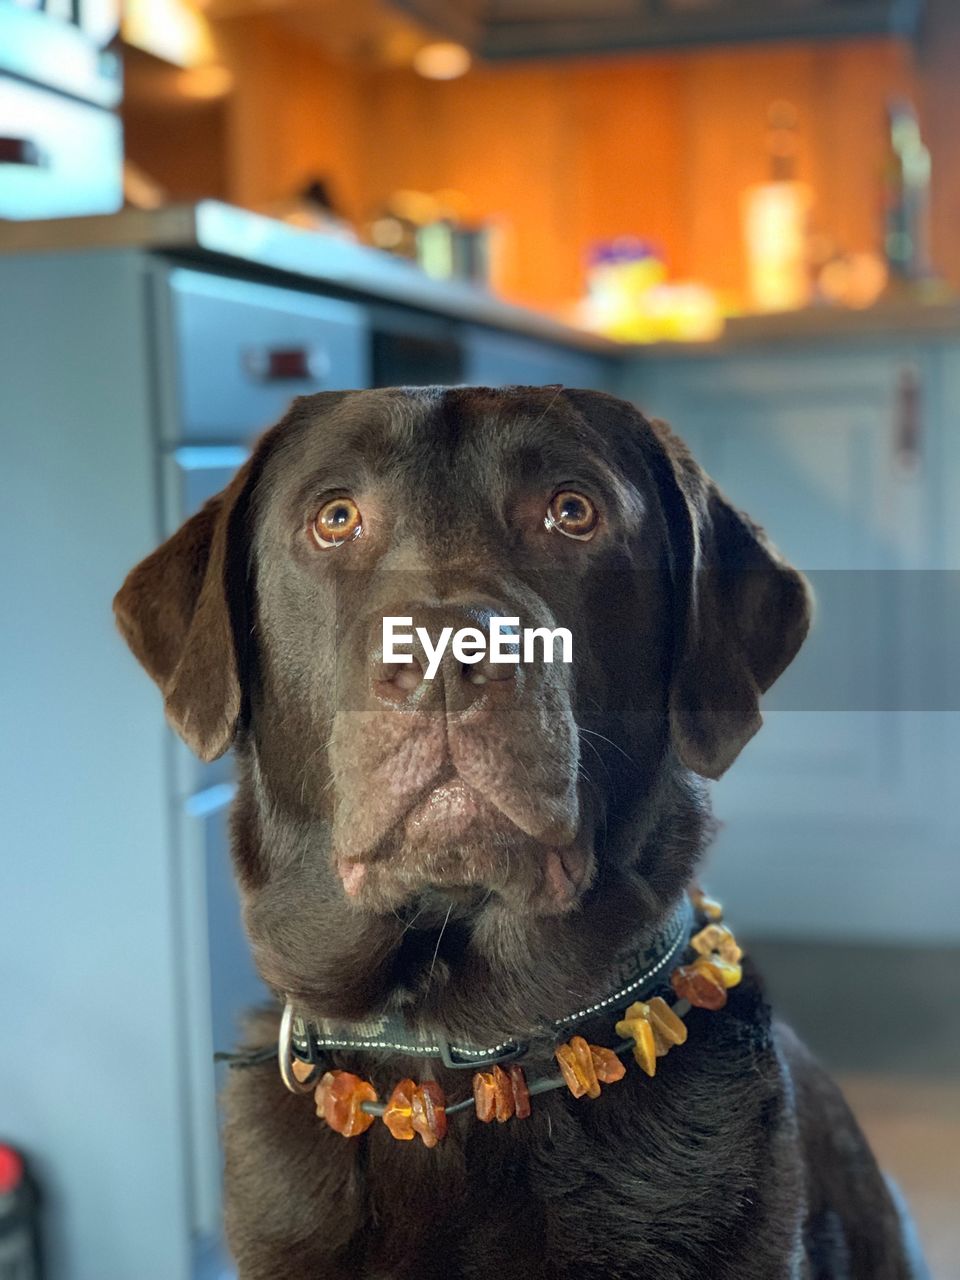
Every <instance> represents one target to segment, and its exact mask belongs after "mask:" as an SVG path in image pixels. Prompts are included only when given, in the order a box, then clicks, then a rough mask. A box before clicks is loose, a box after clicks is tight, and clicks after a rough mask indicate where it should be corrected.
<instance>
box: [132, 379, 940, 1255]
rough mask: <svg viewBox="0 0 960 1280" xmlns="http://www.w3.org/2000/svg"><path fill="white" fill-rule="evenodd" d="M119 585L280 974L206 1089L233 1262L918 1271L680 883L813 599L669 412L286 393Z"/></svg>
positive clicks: (722, 933)
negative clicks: (220, 1119)
mask: <svg viewBox="0 0 960 1280" xmlns="http://www.w3.org/2000/svg"><path fill="white" fill-rule="evenodd" d="M116 614H117V618H118V620H119V625H120V628H121V630H122V632H123V635H124V636H125V638H126V640H127V642H128V643H129V645H130V647H131V648H132V650H133V652H134V653H135V654H136V656H137V658H138V659H139V660H140V662H141V663H142V664H143V666H144V667H145V668H146V670H147V671H148V673H149V674H150V675H151V676H152V678H153V679H154V680H155V681H156V682H157V683H158V685H159V686H160V688H161V690H162V692H163V696H164V701H165V707H166V714H167V717H168V719H169V721H170V723H171V724H172V726H173V727H174V728H175V729H176V731H177V732H178V733H179V734H180V735H181V737H182V738H184V740H185V741H186V742H187V743H188V744H189V745H190V747H192V748H193V750H194V751H195V752H196V753H197V754H198V755H199V756H200V757H201V758H202V759H203V760H212V759H214V758H215V757H217V756H219V755H221V754H222V753H223V752H225V751H226V750H227V749H228V748H230V747H231V746H232V747H233V748H234V752H235V757H236V763H237V769H238V773H239V790H238V795H237V800H236V804H235V808H234V813H233V828H232V835H233V858H234V864H235V870H236V877H237V881H238V884H239V888H240V894H241V897H242V901H243V909H244V918H245V923H246V928H247V931H248V933H249V937H250V942H251V945H252V948H253V952H254V955H255V958H256V962H257V966H258V968H259V971H260V973H261V974H262V976H263V978H264V980H265V981H266V983H267V984H268V985H269V987H270V988H271V989H272V990H273V991H274V992H276V994H277V997H278V1006H277V1010H276V1012H273V1011H269V1012H264V1013H262V1014H260V1015H257V1016H256V1017H254V1018H253V1019H252V1021H251V1024H250V1028H249V1054H248V1056H247V1057H246V1058H241V1059H240V1061H241V1062H245V1063H246V1064H247V1065H246V1069H242V1070H241V1069H238V1070H237V1071H235V1072H232V1073H231V1079H230V1082H229V1085H228V1087H227V1089H226V1094H225V1099H224V1104H225V1110H226V1124H225V1145H226V1175H225V1177H226V1224H227V1235H228V1239H229V1244H230V1247H231V1250H232V1252H233V1254H234V1256H235V1258H236V1261H237V1266H238V1268H239V1274H240V1276H241V1277H243V1280H267V1278H268V1277H277V1278H278V1280H279V1278H280V1277H283V1278H284V1280H289V1277H304V1278H308V1277H316V1278H318V1280H334V1278H340V1277H344V1278H346V1277H367V1278H369V1280H372V1278H373V1277H383V1278H387V1277H389V1278H390V1280H400V1278H402V1277H404V1278H405V1277H409V1278H411V1280H413V1278H414V1277H415V1278H416V1280H431V1278H436V1280H440V1278H441V1277H442V1278H443V1280H461V1278H462V1280H488V1278H494V1277H495V1278H496V1280H508V1278H509V1277H522V1278H523V1280H531V1277H550V1278H554V1280H560V1278H561V1277H570V1278H571V1280H572V1278H573V1277H576V1278H577V1280H588V1278H591V1280H592V1278H596V1280H601V1277H602V1278H604V1280H613V1278H616V1277H623V1278H624V1280H626V1278H627V1277H631V1278H633V1277H638V1276H643V1277H646V1278H647V1280H685V1278H687V1277H689V1278H690V1280H727V1278H729V1280H749V1278H751V1277H756V1278H757V1280H760V1278H762V1280H771V1278H772V1277H795V1278H798V1280H799V1278H801V1277H803V1278H806V1280H814V1278H815V1277H816V1278H820V1277H837V1278H839V1277H870V1278H871V1280H887V1278H889V1280H894V1278H898V1280H899V1278H905V1277H908V1276H919V1275H921V1274H922V1263H921V1262H920V1261H919V1260H918V1259H913V1260H911V1256H910V1255H911V1249H910V1247H909V1245H908V1244H907V1242H906V1241H907V1237H908V1233H907V1230H906V1227H905V1223H904V1220H903V1219H902V1217H901V1214H900V1213H899V1211H898V1208H897V1204H896V1200H895V1193H892V1192H891V1190H890V1189H888V1186H887V1184H886V1183H885V1181H884V1179H883V1177H882V1176H881V1174H880V1172H879V1171H878V1169H877V1166H876V1163H875V1161H874V1159H873V1157H872V1155H871V1153H870V1151H869V1149H868V1147H867V1144H866V1142H865V1140H864V1138H863V1137H862V1135H861V1133H860V1131H859V1130H858V1128H857V1125H856V1123H855V1121H854V1120H853V1118H852V1117H851V1115H850V1112H849V1111H848V1110H847V1107H846V1106H845V1104H844V1102H843V1100H842V1098H841V1096H840V1094H839V1092H838V1091H837V1089H836V1088H835V1087H834V1086H833V1085H832V1084H831V1082H830V1081H829V1080H828V1079H827V1078H826V1077H825V1075H824V1074H823V1072H822V1071H821V1069H820V1068H819V1067H818V1066H817V1065H816V1063H815V1062H814V1061H812V1060H811V1058H810V1056H809V1055H808V1054H807V1053H806V1052H805V1050H804V1049H803V1047H802V1046H801V1045H800V1044H798V1042H797V1041H796V1039H795V1038H794V1037H793V1036H792V1035H791V1034H790V1032H789V1031H788V1030H786V1029H785V1028H784V1027H782V1026H781V1025H779V1024H777V1023H776V1022H774V1021H772V1019H771V1015H770V1012H769V1009H768V1007H767V1004H766V1003H765V1000H764V997H763V994H762V991H761V988H760V986H759V983H758V979H757V977H756V974H755V973H754V972H753V970H752V968H751V966H750V963H749V957H746V958H744V959H741V958H740V952H739V948H738V947H737V945H736V942H735V939H734V938H733V935H732V932H731V931H730V930H729V929H728V928H726V926H724V925H721V924H719V923H718V922H717V919H716V917H717V911H716V908H715V906H714V904H712V903H711V902H710V901H709V900H708V899H704V898H703V897H702V896H701V895H699V894H698V893H697V891H696V890H693V900H694V903H695V905H694V906H691V905H690V899H689V897H688V894H689V892H690V891H691V883H692V877H693V876H694V873H695V871H696V867H697V864H698V861H699V859H700V857H701V853H702V850H703V848H704V845H705V843H706V842H707V840H708V839H709V834H710V818H709V807H708V801H707V796H706V792H705V786H704V783H703V779H711V778H718V777H719V776H720V775H721V774H722V773H723V772H724V771H725V770H726V769H727V768H728V767H729V766H730V765H731V764H732V763H733V761H734V760H735V759H736V757H737V754H738V753H739V751H740V750H741V748H742V747H743V745H744V744H745V743H746V742H747V741H748V740H749V739H750V738H751V737H752V735H753V734H754V733H756V731H757V729H758V728H759V726H760V713H759V710H758V699H759V698H760V695H761V694H762V693H763V692H764V691H765V690H766V689H767V688H768V687H769V686H770V685H771V684H772V683H773V681H774V680H776V679H777V677H778V676H779V675H780V673H781V672H782V671H783V670H784V668H785V667H786V666H787V665H788V664H789V663H790V662H791V660H792V659H793V657H794V656H795V654H796V653H797V650H798V649H799V647H800V645H801V644H802V642H803V639H804V636H805V634H806V632H807V628H808V623H809V616H810V601H809V595H808V591H807V587H806V584H805V582H804V579H803V578H802V576H801V575H800V574H799V573H798V572H796V571H795V570H794V569H792V568H791V567H790V566H789V565H787V564H786V563H785V562H784V561H783V560H782V559H781V558H780V556H779V555H778V554H777V552H776V551H775V550H774V548H773V547H772V546H771V544H770V543H769V542H768V541H767V539H766V538H765V536H764V534H763V532H762V531H761V530H760V529H759V528H758V527H757V526H756V525H755V524H754V523H753V522H752V521H751V520H749V519H748V518H747V517H746V516H745V515H743V514H742V513H741V512H739V511H738V510H736V509H735V508H734V507H733V506H731V504H730V503H729V502H728V501H727V500H726V499H725V498H724V497H723V495H722V494H721V493H720V492H719V491H718V490H717V488H716V487H715V486H714V485H713V483H712V482H711V481H710V480H709V479H708V477H707V476H706V475H705V474H704V473H703V471H702V470H701V469H700V468H699V466H698V465H697V464H696V463H695V462H694V460H693V458H692V457H691V456H690V454H689V453H688V451H687V450H686V448H685V447H684V446H683V444H682V443H681V442H680V441H679V440H678V439H677V438H676V437H675V436H674V435H672V434H671V432H670V431H669V430H668V429H667V428H666V427H665V426H664V425H663V424H660V423H651V422H648V421H647V420H646V419H645V418H643V417H642V416H641V415H640V414H639V413H638V412H637V411H636V410H635V409H634V408H633V407H631V406H630V405H629V404H626V403H624V402H622V401H620V400H617V399H614V398H613V397H610V396H607V395H604V394H601V393H598V392H592V391H576V390H568V389H563V388H559V387H516V388H511V389H507V390H492V389H488V388H456V389H437V388H426V389H423V388H402V389H394V390H381V391H362V392H345V393H327V394H320V395H314V396H308V397H304V398H302V399H299V400H297V401H296V402H295V403H294V404H293V406H292V408H291V409H290V411H289V413H288V414H287V416H286V417H285V418H284V420H283V421H282V422H281V423H280V424H279V425H278V426H276V427H274V428H273V429H272V430H270V431H268V432H267V433H266V435H264V436H263V438H262V439H261V440H260V442H259V444H258V445H257V447H256V449H255V450H254V452H253V455H252V457H251V458H250V460H249V461H248V462H247V463H246V465H245V466H243V467H242V468H241V470H240V471H239V472H238V474H237V476H236V477H235V479H234V480H233V481H232V483H231V484H230V485H229V486H228V487H227V488H226V489H225V490H224V491H223V492H222V493H220V494H219V495H217V496H216V497H215V498H213V499H211V500H210V501H209V502H208V503H207V504H206V506H204V507H203V509H202V510H201V511H199V512H198V513H197V514H196V515H194V516H193V517H191V519H189V520H188V521H187V522H186V524H184V525H183V527H182V528H181V529H180V530H179V532H177V533H176V534H174V536H173V537H172V538H170V539H169V540H168V541H167V542H166V543H164V544H163V546H161V547H160V548H159V550H157V551H156V552H154V553H153V554H152V555H151V556H149V557H148V558H147V559H146V560H144V561H143V562H142V563H141V564H140V565H138V566H137V567H136V568H135V569H134V570H133V571H132V572H131V574H130V575H129V577H128V578H127V581H126V582H125V584H124V586H123V588H122V589H121V591H120V592H119V594H118V596H117V599H116ZM384 618H392V619H401V620H402V623H401V624H398V625H399V628H400V632H401V633H402V634H403V635H404V636H405V637H406V644H407V651H406V652H405V653H404V654H402V655H401V656H400V657H398V656H397V654H396V653H394V652H391V651H390V650H389V649H388V650H386V651H385V648H384V630H383V620H384ZM492 619H501V620H506V621H505V623H504V624H503V625H504V626H505V628H506V630H505V634H506V637H507V640H508V646H507V647H508V650H510V651H512V652H513V654H514V655H515V657H516V659H517V660H516V661H510V660H509V659H508V660H503V659H502V657H501V660H500V661H495V660H494V655H493V654H492V653H491V651H490V649H489V647H487V646H486V640H488V638H489V637H488V634H487V633H488V630H489V624H490V623H491V620H492ZM393 625H394V624H391V626H393ZM448 629H449V630H448ZM561 629H562V630H563V631H565V632H566V633H567V634H568V638H569V641H570V645H569V650H570V651H569V653H568V654H567V655H566V656H567V657H569V658H570V659H571V660H570V661H563V657H564V654H563V653H561V652H560V648H559V647H558V646H557V645H556V644H553V652H552V653H551V654H550V655H549V656H550V657H552V658H553V660H552V661H550V660H548V647H549V645H550V643H551V642H552V641H554V640H556V638H557V636H556V635H555V634H554V633H557V634H559V633H560V630H561ZM521 632H522V633H524V634H526V633H527V632H532V633H533V634H534V637H535V643H534V646H533V650H532V652H528V651H527V649H526V646H525V645H524V647H523V649H522V651H521V646H520V644H519V638H520V633H521ZM459 633H463V636H465V637H466V640H467V642H468V644H464V643H460V642H459V641H461V640H462V638H463V637H462V636H460V634H459ZM513 635H516V636H517V639H518V643H517V645H515V646H513V645H512V641H510V637H511V636H513ZM451 637H453V639H454V641H457V643H449V641H450V639H451ZM441 638H446V640H447V641H448V643H447V644H446V646H445V647H443V648H442V652H441V645H440V640H441ZM537 639H539V644H538V643H536V641H537ZM438 655H439V656H438ZM428 668H429V669H430V671H431V672H432V678H430V679H428V678H427V672H428ZM282 1006H283V1007H284V1014H283V1017H282V1019H281V1017H280V1008H281V1007H282ZM281 1024H282V1025H281ZM278 1031H279V1032H280V1049H279V1058H280V1061H279V1068H280V1069H279V1070H278V1063H277V1060H276V1052H274V1053H273V1056H272V1058H271V1053H270V1051H269V1049H268V1048H266V1047H267V1046H269V1045H271V1044H274V1045H275V1044H276V1038H277V1035H278ZM668 1050H669V1052H668ZM634 1059H635V1060H634Z"/></svg>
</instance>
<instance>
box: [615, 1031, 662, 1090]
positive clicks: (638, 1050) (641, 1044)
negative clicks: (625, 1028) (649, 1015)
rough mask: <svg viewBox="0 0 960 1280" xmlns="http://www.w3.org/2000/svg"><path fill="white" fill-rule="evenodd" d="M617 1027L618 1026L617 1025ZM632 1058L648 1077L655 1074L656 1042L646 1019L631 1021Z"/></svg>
mask: <svg viewBox="0 0 960 1280" xmlns="http://www.w3.org/2000/svg"><path fill="white" fill-rule="evenodd" d="M618 1025H619V1024H618ZM631 1035H632V1036H633V1058H634V1061H635V1062H636V1064H637V1066H638V1067H639V1068H640V1070H641V1071H645V1072H646V1073H647V1075H648V1076H654V1075H656V1074H657V1042H656V1038H655V1037H654V1034H653V1027H651V1025H650V1023H649V1022H648V1021H647V1019H646V1018H635V1019H633V1031H632V1032H631Z"/></svg>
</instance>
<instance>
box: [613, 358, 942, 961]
mask: <svg viewBox="0 0 960 1280" xmlns="http://www.w3.org/2000/svg"><path fill="white" fill-rule="evenodd" d="M955 366H956V348H954V347H951V346H949V345H946V344H945V345H942V346H938V345H937V344H936V343H931V344H929V345H927V346H923V347H921V346H918V345H916V344H914V343H911V342H896V341H894V340H891V339H885V340H883V341H877V342H876V343H863V342H847V343H843V344H840V345H839V346H835V347H833V348H829V349H828V348H820V347H815V348H801V349H800V350H796V351H790V350H787V351H777V350H770V349H765V350H753V351H750V350H747V351H742V352H731V353H726V354H720V355H717V354H704V355H701V356H688V357H674V358H659V359H657V358H652V359H650V360H648V361H640V362H638V363H637V364H636V366H635V367H634V368H633V369H632V370H631V371H630V372H629V373H628V375H627V379H626V384H625V387H624V390H625V391H626V392H627V393H628V394H629V395H630V396H631V398H633V399H635V400H636V401H637V403H638V404H640V406H641V407H642V408H643V409H644V410H645V411H646V412H648V413H649V414H650V415H652V416H656V417H662V418H666V419H667V420H668V421H670V422H671V423H672V425H673V426H674V428H675V429H676V430H677V431H678V433H679V434H680V435H681V436H682V437H683V438H684V439H685V440H687V442H688V443H689V444H690V446H691V448H692V449H693V451H694V453H695V454H696V456H697V458H698V459H699V460H700V461H701V463H702V464H703V465H704V467H705V468H706V469H707V470H708V471H709V472H710V474H711V475H712V476H713V477H714V478H715V480H716V481H717V482H718V484H719V485H720V486H721V488H722V489H724V490H725V492H726V493H727V494H728V496H729V497H730V498H731V499H732V500H733V501H734V502H735V503H736V504H737V505H739V506H741V507H743V508H744V509H745V510H746V511H748V512H749V513H750V514H751V515H752V516H753V517H754V518H755V519H757V520H759V521H760V523H761V524H763V525H764V526H765V527H766V528H767V529H768V531H769V533H770V535H771V536H772V538H773V539H774V541H775V542H776V543H777V544H778V545H779V546H780V548H781V549H782V550H783V552H784V553H785V554H786V555H787V557H788V558H789V559H790V560H791V561H792V562H793V563H794V564H796V565H797V566H798V567H799V568H801V569H803V570H805V571H807V572H808V574H809V576H810V578H811V581H812V583H813V586H814V590H815V593H816V595H817V617H816V621H815V624H814V628H813V631H812V634H811V637H810V639H809V640H808V642H807V644H806V645H805V647H804V649H803V650H802V651H801V654H800V656H799V657H798V659H797V660H796V662H795V664H794V665H793V666H792V667H791V668H790V670H789V671H788V672H787V673H786V675H785V676H784V677H783V678H782V680H781V682H780V683H779V684H778V685H777V686H775V688H774V690H772V691H771V693H770V695H769V696H768V698H767V700H766V702H767V712H766V724H765V727H764V729H763V730H762V731H761V733H760V734H759V735H758V737H757V738H755V739H754V740H753V742H751V743H750V744H749V746H748V747H747V748H746V749H745V751H744V752H743V754H742V756H741V757H740V759H739V760H738V762H737V763H736V764H735V765H734V767H733V768H732V769H731V771H730V773H729V774H728V775H727V776H726V777H725V778H723V779H722V780H721V781H720V782H719V783H718V784H717V785H716V787H715V805H716V811H717V814H718V816H719V818H720V819H721V822H722V823H723V826H722V828H721V832H720V835H719V837H718V840H717V842H716V845H715V848H714V850H713V853H712V854H711V858H710V864H709V865H710V871H709V878H710V882H711V883H712V884H713V885H714V886H715V887H716V888H717V890H718V891H719V892H720V893H721V894H722V895H724V896H725V897H726V898H727V899H728V900H729V904H730V910H731V912H732V913H734V914H735V916H736V918H737V919H738V920H740V921H741V922H742V923H743V925H744V926H745V927H746V928H747V929H748V930H752V931H754V932H755V933H760V932H772V933H776V934H779V935H782V934H784V933H788V934H795V935H803V936H810V935H811V934H833V935H836V936H842V937H847V938H849V937H851V936H853V937H856V936H864V937H870V938H876V939H911V938H919V937H921V936H923V937H926V938H928V939H929V937H930V936H931V934H932V935H934V936H936V935H942V936H944V937H953V938H955V937H956V935H957V925H956V923H955V912H954V911H953V905H952V903H951V902H949V901H948V900H947V896H946V895H944V894H943V893H942V891H941V886H942V885H943V883H945V881H946V880H947V878H948V877H949V875H950V873H951V864H952V861H953V859H954V858H955V855H956V845H957V839H956V835H955V822H954V820H953V818H952V817H951V815H950V814H949V813H948V812H945V809H946V808H947V806H945V804H944V801H943V796H944V794H945V789H947V788H948V787H949V778H950V774H949V772H948V771H947V768H946V761H947V760H948V758H949V756H950V753H951V750H952V751H953V752H954V755H955V751H956V740H957V723H958V718H957V716H956V714H953V715H951V714H950V713H949V712H946V713H945V712H944V711H943V710H942V709H941V708H940V706H938V699H939V697H940V695H941V693H942V694H944V696H945V698H946V699H947V701H949V697H950V696H952V695H949V686H950V680H951V671H950V668H951V666H952V659H951V658H950V657H949V655H948V654H947V653H946V652H945V650H944V649H943V648H942V647H940V648H938V646H937V644H936V643H933V644H931V643H930V638H931V636H934V635H935V633H936V631H937V613H938V610H939V609H940V607H941V605H942V604H943V598H942V597H943V588H945V587H946V585H947V580H946V579H945V578H944V577H943V576H942V575H939V576H938V575H937V574H936V573H934V572H932V571H934V570H937V569H941V568H943V567H944V566H945V565H946V563H947V562H948V559H949V554H950V553H949V551H948V547H949V544H950V542H951V541H952V542H953V546H954V548H956V546H957V543H956V538H955V531H954V532H951V530H950V529H949V527H948V522H949V520H950V519H953V518H954V517H953V516H951V515H950V514H949V513H950V512H951V511H952V509H953V508H952V503H951V502H950V501H949V493H948V488H947V487H948V476H949V475H950V474H953V475H954V476H956V475H957V474H958V472H957V466H958V462H960V459H958V458H957V456H956V455H955V454H954V456H953V458H952V466H953V470H952V472H951V471H950V470H948V459H947V457H946V456H945V450H951V449H955V444H952V443H948V441H955V439H956V424H955V423H954V424H953V425H952V428H951V424H950V422H949V420H948V418H947V417H946V416H945V413H944V409H945V405H946V404H947V402H948V400H949V396H948V395H946V394H945V386H944V377H945V371H946V370H947V369H950V368H953V367H955ZM954 554H955V553H954ZM957 563H958V560H957V559H956V558H955V559H954V564H957ZM954 634H956V631H954ZM954 705H956V704H954ZM951 744H952V746H951Z"/></svg>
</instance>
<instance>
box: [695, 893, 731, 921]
mask: <svg viewBox="0 0 960 1280" xmlns="http://www.w3.org/2000/svg"><path fill="white" fill-rule="evenodd" d="M690 901H691V902H692V903H693V905H694V906H695V907H696V909H697V910H698V911H700V912H702V914H703V915H705V916H706V917H707V919H708V920H722V919H723V907H721V905H720V903H719V902H717V901H715V899H713V898H708V897H707V895H706V894H705V893H704V892H703V890H702V889H701V888H700V887H699V885H693V886H692V887H691V889H690Z"/></svg>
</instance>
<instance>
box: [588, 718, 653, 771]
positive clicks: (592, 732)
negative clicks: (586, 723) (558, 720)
mask: <svg viewBox="0 0 960 1280" xmlns="http://www.w3.org/2000/svg"><path fill="white" fill-rule="evenodd" d="M577 729H578V731H579V732H580V733H586V734H589V736H590V737H591V738H599V739H600V741H601V742H608V743H609V744H610V746H611V747H613V749H614V751H619V752H620V754H621V755H622V756H623V758H624V760H628V761H629V762H630V764H632V765H633V766H634V768H636V769H639V767H640V766H639V764H638V763H637V761H636V760H634V758H633V756H631V755H628V754H627V752H626V751H624V749H623V747H621V746H620V744H619V743H617V742H614V740H613V739H612V738H608V737H607V735H606V734H605V733H597V731H596V729H584V727H583V726H582V725H577ZM588 745H589V744H588ZM594 750H596V748H594Z"/></svg>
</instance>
